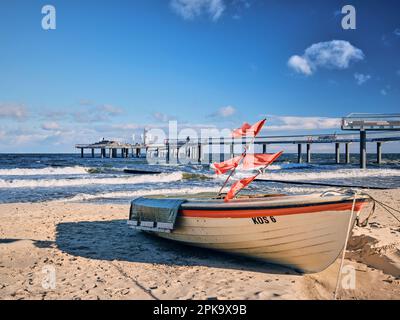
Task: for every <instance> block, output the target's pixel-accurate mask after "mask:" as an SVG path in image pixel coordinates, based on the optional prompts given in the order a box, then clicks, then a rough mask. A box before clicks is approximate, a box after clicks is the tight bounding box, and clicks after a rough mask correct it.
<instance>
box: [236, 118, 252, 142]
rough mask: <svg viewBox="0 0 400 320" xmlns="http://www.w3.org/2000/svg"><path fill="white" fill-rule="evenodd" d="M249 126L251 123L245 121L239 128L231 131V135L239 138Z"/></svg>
mask: <svg viewBox="0 0 400 320" xmlns="http://www.w3.org/2000/svg"><path fill="white" fill-rule="evenodd" d="M250 128H251V125H250V124H248V123H247V122H245V123H243V124H242V126H241V127H240V128H239V129H236V130H233V131H232V137H234V138H239V137H243V136H245V135H246V131H247V130H248V129H250Z"/></svg>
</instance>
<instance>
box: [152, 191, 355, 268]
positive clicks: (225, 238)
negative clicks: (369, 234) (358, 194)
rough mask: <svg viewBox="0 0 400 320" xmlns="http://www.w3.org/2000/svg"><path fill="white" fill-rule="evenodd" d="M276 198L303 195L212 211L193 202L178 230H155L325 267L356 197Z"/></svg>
mask: <svg viewBox="0 0 400 320" xmlns="http://www.w3.org/2000/svg"><path fill="white" fill-rule="evenodd" d="M285 198H287V199H285ZM299 199H302V198H299ZM305 199H306V200H305V201H303V202H307V201H308V202H310V199H312V198H310V199H308V200H307V198H305ZM342 199H343V197H342ZM274 201H275V202H277V201H278V202H279V201H281V202H283V203H285V202H286V203H290V201H292V202H293V201H297V200H296V197H291V198H290V197H282V198H279V199H276V200H275V199H272V200H269V201H268V204H271V205H272V207H270V208H266V207H265V204H266V203H267V202H266V200H264V202H263V205H264V209H258V208H257V207H254V208H253V209H250V210H249V209H248V208H247V209H243V210H241V209H240V208H236V209H235V210H234V212H233V211H232V212H230V211H229V210H225V211H215V210H216V209H215V208H214V209H213V210H211V211H209V212H207V211H205V210H204V208H201V206H200V208H199V206H197V209H202V210H191V208H190V207H191V204H190V203H189V204H187V205H185V207H184V208H183V209H182V210H181V213H180V214H179V216H178V217H177V221H176V223H175V224H176V225H175V228H174V230H173V232H171V233H165V232H157V231H154V233H156V234H157V235H158V236H160V237H163V238H167V239H171V240H175V241H179V242H181V243H185V244H188V245H193V246H199V247H204V248H210V249H214V250H221V251H226V252H229V253H234V254H239V255H243V256H248V257H252V258H257V259H262V260H264V261H267V262H270V263H275V264H280V265H285V266H288V267H291V268H294V269H297V270H301V271H302V272H305V273H313V272H319V271H321V270H324V269H325V268H327V267H328V266H329V265H331V264H332V263H333V262H334V261H335V260H336V259H337V257H338V256H339V254H340V252H341V251H342V249H343V247H344V243H345V239H346V232H347V230H348V226H349V220H350V217H351V215H352V208H353V203H352V201H351V199H349V198H347V199H345V202H341V201H342V200H341V199H336V200H335V201H336V202H332V201H331V202H327V201H326V200H324V201H325V202H326V203H323V202H322V203H321V201H320V199H319V202H318V203H316V204H314V205H313V204H310V203H308V204H304V203H301V202H300V203H299V204H298V205H297V206H294V205H293V203H292V204H291V207H288V208H287V209H285V208H278V209H276V206H275V207H274ZM241 205H242V204H241V203H239V205H238V206H239V207H240V206H241ZM192 206H193V205H192ZM362 206H363V203H357V205H355V206H354V209H355V210H354V213H353V220H352V221H351V227H352V226H353V224H354V221H355V218H356V216H357V215H358V213H359V211H360V210H361V208H362ZM214 207H215V206H214ZM350 230H351V228H350ZM152 232H153V231H152Z"/></svg>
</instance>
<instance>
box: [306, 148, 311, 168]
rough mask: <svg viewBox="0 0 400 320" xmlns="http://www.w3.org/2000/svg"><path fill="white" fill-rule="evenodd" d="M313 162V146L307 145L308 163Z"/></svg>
mask: <svg viewBox="0 0 400 320" xmlns="http://www.w3.org/2000/svg"><path fill="white" fill-rule="evenodd" d="M310 162H311V144H310V143H307V163H310Z"/></svg>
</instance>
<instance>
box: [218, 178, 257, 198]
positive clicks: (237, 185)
mask: <svg viewBox="0 0 400 320" xmlns="http://www.w3.org/2000/svg"><path fill="white" fill-rule="evenodd" d="M255 178H257V175H255V176H253V177H249V178H244V179H242V180H240V181H237V182H235V183H234V184H233V185H232V187H231V189H230V190H229V191H228V193H227V194H226V196H225V198H224V201H225V202H228V201H229V200H232V199H233V198H234V197H235V195H236V194H237V193H238V192H239V191H240V190H242V189H243V188H245V187H247V186H248V185H249V184H250V183H252V182H253V180H254V179H255Z"/></svg>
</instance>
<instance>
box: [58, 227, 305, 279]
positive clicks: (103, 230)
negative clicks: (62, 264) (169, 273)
mask: <svg viewBox="0 0 400 320" xmlns="http://www.w3.org/2000/svg"><path fill="white" fill-rule="evenodd" d="M56 246H57V248H58V249H60V250H62V251H64V252H66V253H68V254H71V255H74V256H80V257H85V258H89V259H98V260H108V261H113V260H117V261H129V262H139V263H155V264H164V265H176V266H208V267H213V268H225V269H236V270H247V271H256V272H263V273H272V274H291V275H300V274H301V273H298V272H296V271H295V270H292V269H289V268H285V267H282V266H278V265H273V264H268V263H265V262H262V261H258V260H255V259H249V258H244V257H239V256H235V255H230V254H226V253H221V252H217V251H213V250H208V249H202V248H197V247H191V246H187V245H183V244H180V243H177V242H174V241H171V240H166V239H162V238H158V237H156V236H154V235H151V234H147V233H144V232H140V231H136V230H132V229H131V228H129V227H128V225H127V223H126V220H112V221H82V222H63V223H59V224H58V225H57V229H56Z"/></svg>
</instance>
